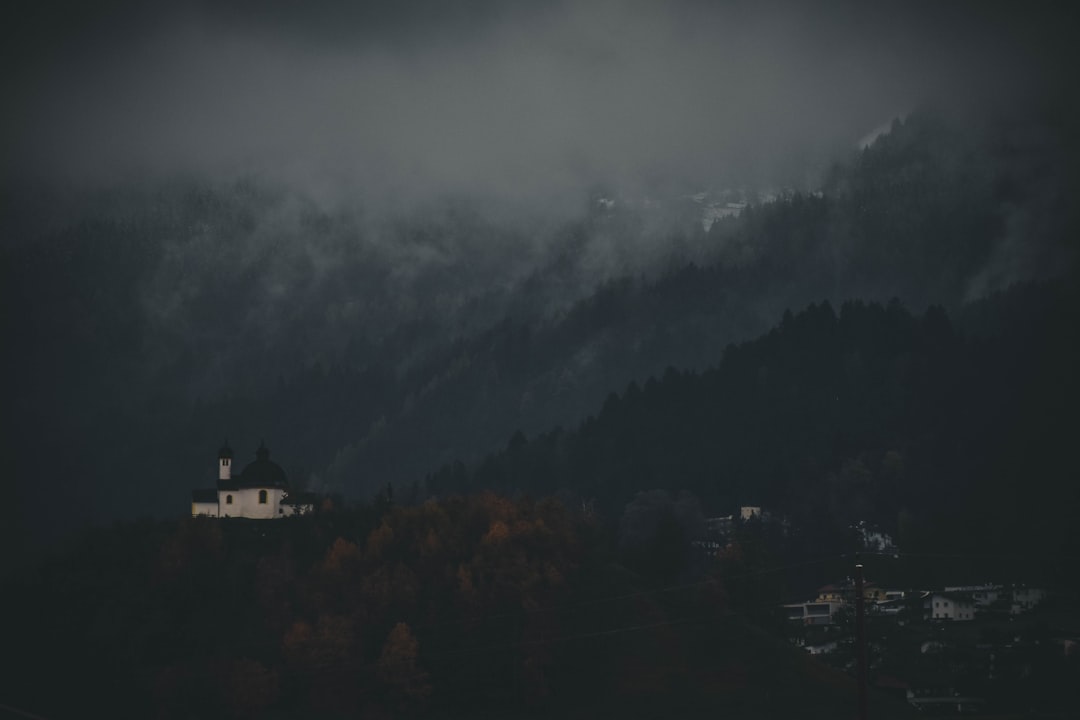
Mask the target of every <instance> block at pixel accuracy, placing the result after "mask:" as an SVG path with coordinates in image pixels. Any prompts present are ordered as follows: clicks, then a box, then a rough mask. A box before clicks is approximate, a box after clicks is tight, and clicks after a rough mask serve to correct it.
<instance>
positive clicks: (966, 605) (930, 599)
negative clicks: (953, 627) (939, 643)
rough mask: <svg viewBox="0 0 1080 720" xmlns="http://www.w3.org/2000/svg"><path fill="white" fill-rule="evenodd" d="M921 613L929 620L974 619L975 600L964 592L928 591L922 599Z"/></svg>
mask: <svg viewBox="0 0 1080 720" xmlns="http://www.w3.org/2000/svg"><path fill="white" fill-rule="evenodd" d="M923 615H924V616H925V617H926V618H927V619H929V620H938V621H943V620H950V621H968V620H974V619H975V601H974V600H973V599H972V597H971V596H970V595H967V594H965V593H955V592H948V593H946V592H934V593H929V594H928V595H927V596H926V598H925V599H924V600H923Z"/></svg>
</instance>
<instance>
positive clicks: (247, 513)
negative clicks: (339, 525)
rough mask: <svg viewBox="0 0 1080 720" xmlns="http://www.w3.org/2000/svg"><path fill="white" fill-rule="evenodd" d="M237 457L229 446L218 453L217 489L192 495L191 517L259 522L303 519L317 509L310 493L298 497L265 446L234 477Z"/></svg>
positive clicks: (193, 492) (197, 491) (226, 445)
mask: <svg viewBox="0 0 1080 720" xmlns="http://www.w3.org/2000/svg"><path fill="white" fill-rule="evenodd" d="M232 461H233V453H232V448H230V447H229V444H228V443H227V442H226V443H225V444H224V445H223V446H222V447H221V450H219V451H218V481H217V487H216V488H207V489H202V490H192V491H191V515H192V517H196V516H200V515H202V516H207V517H234V518H250V519H257V520H270V519H274V518H282V517H289V516H291V515H303V514H306V513H309V512H311V511H312V510H313V509H314V507H315V499H314V497H313V496H312V495H310V494H307V493H296V492H294V491H292V489H291V488H290V486H289V479H288V477H287V476H286V475H285V470H284V469H282V467H281V466H280V465H278V464H277V463H275V462H273V461H271V460H270V451H269V450H267V449H266V446H265V445H263V444H260V445H259V449H258V450H257V451H256V453H255V460H253V461H252V462H250V463H248V464H247V465H246V466H245V467H244V470H243V471H242V472H241V473H240V474H239V475H238V476H236V477H233V474H232Z"/></svg>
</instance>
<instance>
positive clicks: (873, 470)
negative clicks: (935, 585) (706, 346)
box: [427, 275, 1080, 562]
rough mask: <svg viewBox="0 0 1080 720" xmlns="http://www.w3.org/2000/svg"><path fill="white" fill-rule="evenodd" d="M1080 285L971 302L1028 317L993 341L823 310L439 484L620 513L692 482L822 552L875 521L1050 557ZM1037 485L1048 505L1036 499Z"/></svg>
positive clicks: (928, 318) (1072, 492)
mask: <svg viewBox="0 0 1080 720" xmlns="http://www.w3.org/2000/svg"><path fill="white" fill-rule="evenodd" d="M1076 288H1077V284H1076V276H1075V275H1071V276H1068V277H1065V278H1062V279H1060V280H1058V281H1056V282H1054V283H1050V284H1045V285H1041V286H1031V287H1023V288H1018V289H1017V290H1016V291H1011V292H1009V293H1005V294H1004V295H1001V296H998V297H996V298H994V299H993V300H991V301H988V302H987V306H984V307H981V308H978V309H976V310H974V311H973V312H976V313H977V314H981V315H998V316H1006V317H1008V316H1011V317H1013V318H1016V319H1022V322H1006V323H1004V324H1003V328H1004V329H1003V330H1001V331H1000V332H997V333H994V334H992V335H985V334H978V335H976V334H968V333H965V332H962V331H958V330H956V329H954V327H953V325H952V324H951V323H950V322H949V320H948V318H947V316H946V315H945V313H944V312H943V311H942V310H941V309H940V308H931V309H930V310H928V311H927V312H926V313H924V314H922V315H913V314H911V313H910V312H908V311H907V310H905V309H903V308H902V307H901V306H899V305H897V304H890V305H888V306H882V305H878V304H869V305H867V304H864V303H858V302H855V303H845V304H844V305H843V306H842V307H841V308H840V310H839V312H837V311H834V310H833V308H832V307H831V306H829V305H828V304H822V305H816V306H815V305H811V306H810V307H809V308H808V309H806V310H805V311H802V312H800V313H798V314H796V315H791V314H785V316H784V319H783V321H782V322H781V323H780V325H779V326H778V327H776V328H774V329H773V330H772V331H770V332H769V333H768V334H766V335H763V336H762V337H760V338H758V339H756V340H753V341H749V342H746V343H743V344H741V345H738V346H732V347H730V348H729V349H728V350H727V351H726V352H725V353H724V357H723V361H722V362H721V363H720V364H719V365H718V366H717V367H715V368H713V369H710V370H707V371H705V372H703V373H700V374H697V373H686V372H679V371H675V370H668V371H667V373H665V374H664V376H663V377H662V378H660V379H655V378H650V379H649V380H648V381H647V382H645V383H644V385H638V384H637V383H633V384H631V385H630V386H629V387H627V388H626V389H625V390H624V391H623V392H622V393H620V394H612V395H611V396H610V397H609V398H608V399H607V400H606V401H605V402H604V404H603V406H602V407H601V408H600V410H599V412H597V413H596V414H595V415H594V416H590V417H589V418H587V419H586V420H585V421H584V422H583V423H581V424H580V425H578V426H576V428H575V429H573V430H570V431H563V430H561V429H554V430H551V431H549V432H545V433H541V434H539V435H536V436H534V437H532V438H531V439H528V438H525V437H522V436H518V437H515V438H514V439H512V440H511V442H510V443H509V444H508V446H507V448H506V449H505V450H503V451H501V452H499V453H495V454H492V455H490V456H488V457H487V458H486V459H485V460H484V461H483V462H482V463H480V464H478V465H477V466H475V467H473V468H471V469H468V468H462V467H460V466H453V465H448V466H446V467H444V468H443V469H441V470H440V471H439V472H437V473H435V474H433V475H431V476H429V477H428V481H427V485H428V488H429V490H431V491H433V492H435V493H438V494H445V493H452V492H456V491H466V490H476V489H480V488H493V489H497V490H499V491H501V492H527V493H532V494H536V495H544V494H548V493H552V492H560V493H567V494H569V495H570V496H571V497H581V498H584V499H590V498H591V499H594V500H596V501H597V502H598V503H599V507H601V508H606V509H607V511H608V512H611V513H614V514H616V515H617V514H618V513H619V512H620V510H621V508H622V506H623V504H625V503H626V502H628V501H629V500H630V499H631V498H632V497H633V496H634V494H635V493H638V492H642V491H646V490H651V489H653V488H665V489H667V490H669V491H671V492H674V491H677V490H684V489H685V490H690V491H692V492H693V493H695V494H696V495H697V496H698V497H699V498H700V499H701V501H702V505H703V507H704V508H705V509H706V512H709V513H715V514H726V513H728V512H731V511H732V509H733V508H734V507H736V506H737V505H738V504H755V505H764V506H766V507H769V508H771V509H772V511H773V512H776V513H778V514H782V515H785V516H788V517H789V518H791V519H792V520H793V522H794V525H795V526H796V527H799V528H802V529H803V530H804V531H806V532H810V533H812V534H813V537H809V536H808V537H807V542H813V543H814V544H815V546H816V547H818V546H819V545H820V544H821V543H825V546H824V547H829V545H830V544H833V545H835V546H836V547H838V548H840V549H843V548H844V547H845V546H844V545H843V543H844V542H845V540H844V538H845V537H846V529H847V528H848V526H849V525H850V524H851V523H853V522H856V521H858V520H867V521H870V522H873V523H877V524H880V525H881V526H882V527H884V528H886V529H887V530H888V531H889V532H890V533H893V534H895V535H896V536H897V538H898V541H899V542H900V544H901V546H902V547H904V548H905V550H907V551H910V552H919V551H932V550H933V549H934V548H939V549H940V548H941V547H949V548H953V549H956V550H960V549H967V550H970V551H973V552H974V551H979V552H1025V551H1031V552H1040V551H1041V552H1046V553H1047V557H1048V559H1049V561H1050V562H1056V560H1054V558H1057V557H1069V556H1070V555H1069V553H1070V552H1072V551H1074V550H1075V548H1076V547H1077V546H1078V545H1077V543H1078V542H1080V536H1077V534H1076V532H1075V529H1074V525H1073V524H1072V523H1071V522H1070V520H1069V518H1070V517H1072V515H1073V514H1074V513H1075V512H1076V511H1077V510H1078V509H1080V495H1078V494H1077V491H1076V487H1075V483H1073V482H1071V480H1070V479H1069V478H1071V476H1072V474H1073V473H1072V470H1071V468H1072V465H1073V458H1072V457H1071V455H1072V453H1071V449H1070V448H1071V446H1072V441H1071V438H1072V437H1073V436H1074V435H1075V433H1076V432H1077V430H1078V429H1080V428H1078V424H1077V421H1076V419H1075V417H1073V415H1074V413H1073V412H1072V408H1074V407H1075V406H1076V404H1077V403H1078V402H1080V385H1078V383H1077V380H1076V377H1075V371H1074V368H1075V367H1076V365H1077V363H1078V362H1080V334H1078V331H1077V328H1078V327H1080V322H1078V320H1080V295H1078V294H1077V290H1076ZM1024 498H1039V499H1040V500H1041V501H1045V502H1046V503H1047V504H1046V505H1045V506H1042V509H1040V510H1039V511H1038V512H1037V513H1031V512H1026V511H1024V510H1022V509H1021V508H1022V506H1023V505H1025V504H1026V503H1025V502H1024ZM976 499H977V502H975V500H976ZM1070 548H1072V550H1070ZM818 549H819V550H821V551H824V548H823V547H818ZM1059 553H1060V555H1059Z"/></svg>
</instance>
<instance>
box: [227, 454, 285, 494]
mask: <svg viewBox="0 0 1080 720" xmlns="http://www.w3.org/2000/svg"><path fill="white" fill-rule="evenodd" d="M238 484H239V485H240V486H241V487H266V488H269V487H278V488H287V487H289V479H288V477H286V475H285V471H284V470H282V468H281V466H280V465H278V464H277V463H276V462H273V461H271V460H270V451H269V450H267V449H266V446H265V445H259V450H258V452H256V453H255V460H254V461H253V462H250V463H248V464H247V467H245V468H244V470H243V472H241V473H240V478H239V483H238Z"/></svg>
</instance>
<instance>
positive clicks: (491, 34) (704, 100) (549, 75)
mask: <svg viewBox="0 0 1080 720" xmlns="http://www.w3.org/2000/svg"><path fill="white" fill-rule="evenodd" d="M292 5H295V6H296V7H295V8H292V7H291V6H292ZM340 6H344V7H346V8H347V9H345V10H343V9H341V7H340ZM5 24H6V26H7V29H6V31H5V35H6V36H7V37H5V38H4V41H5V43H4V44H5V50H4V52H5V54H6V55H7V57H6V58H5V61H4V66H5V68H6V69H5V71H4V72H5V75H4V83H5V85H6V86H7V87H6V89H5V96H6V97H7V98H9V100H10V99H14V102H9V103H6V104H7V105H8V110H7V111H6V112H5V114H4V120H3V123H4V128H3V137H4V144H3V151H4V155H5V157H6V160H5V163H4V167H5V170H6V173H7V174H8V177H9V179H10V178H12V177H14V178H24V177H36V178H40V177H46V178H63V179H65V180H75V181H77V182H94V183H101V182H107V183H108V182H115V181H117V180H123V179H127V178H130V177H132V176H133V175H138V176H141V175H142V174H146V173H148V174H150V175H151V176H155V175H170V174H176V173H196V174H210V175H212V176H214V177H228V176H231V175H235V174H238V173H247V174H255V175H259V176H263V177H266V178H267V179H270V180H281V181H285V182H289V183H293V184H297V185H299V186H301V187H304V188H305V189H307V190H309V191H310V192H312V193H321V194H327V193H329V194H331V195H332V194H334V193H342V192H344V193H352V192H357V191H359V192H364V193H381V194H383V195H384V196H385V195H390V196H404V197H428V196H432V195H439V194H443V193H465V194H469V193H479V194H492V193H494V194H503V195H510V196H524V197H531V198H541V197H544V196H559V195H567V194H574V193H580V191H581V190H582V189H586V188H590V187H594V186H595V185H596V184H597V183H604V184H606V185H614V186H618V185H624V186H627V187H629V188H634V187H638V186H641V185H643V184H647V183H655V182H667V181H671V180H673V179H677V180H678V181H680V182H685V183H690V184H693V183H701V184H709V183H718V182H719V183H722V182H730V181H732V180H733V179H734V180H744V181H749V182H763V183H767V182H775V181H777V180H790V179H791V177H792V175H793V174H794V175H795V176H797V175H798V172H799V164H800V163H809V164H812V163H813V162H815V161H816V160H818V159H820V158H821V157H825V156H827V154H828V153H829V152H833V151H835V150H836V149H837V148H842V147H846V146H850V145H851V144H853V143H854V142H855V141H857V139H858V138H860V137H862V136H863V135H864V134H865V133H866V132H868V131H870V130H872V129H873V128H874V127H875V126H878V125H880V124H881V123H883V122H887V121H888V120H889V119H890V118H891V117H893V116H895V115H897V114H901V113H904V112H906V111H908V110H910V109H911V108H912V107H913V106H914V105H916V104H918V103H920V102H923V101H925V100H927V99H928V98H935V97H937V98H940V97H954V96H956V95H957V94H958V93H961V94H969V95H981V96H985V97H994V96H995V95H1002V94H1004V95H1009V94H1011V93H1014V92H1016V91H1017V90H1018V89H1024V88H1030V87H1032V86H1033V85H1034V84H1037V83H1041V82H1044V81H1049V80H1051V76H1052V75H1053V73H1054V71H1053V68H1054V67H1055V64H1060V63H1059V62H1058V61H1059V60H1060V57H1058V56H1056V55H1055V52H1056V50H1055V48H1058V47H1061V46H1063V43H1061V42H1059V41H1061V40H1062V39H1063V37H1062V36H1066V39H1067V34H1068V32H1067V29H1066V28H1067V23H1065V21H1064V18H1055V17H1054V15H1053V12H1052V11H1050V10H1047V11H1045V12H1044V11H1041V10H1038V9H1032V7H1031V6H1029V5H1027V4H1025V6H1024V12H1020V11H1019V10H1018V9H1017V8H1016V7H1008V6H1002V7H998V6H997V5H994V4H990V3H970V2H963V3H960V2H935V3H889V4H887V5H886V4H884V3H882V4H880V7H868V6H867V4H866V3H858V2H831V3H828V4H821V3H817V4H815V3H794V2H791V3H761V2H714V3H706V2H615V1H608V0H590V1H589V2H565V3H559V2H551V3H520V2H518V3H512V2H453V3H445V2H404V3H395V2H368V3H362V2H361V3H353V4H346V3H340V4H339V3H330V2H324V1H323V0H318V1H316V2H305V3H284V2H254V1H252V2H233V3H228V2H224V3H219V2H206V3H199V2H188V3H183V2H151V3H137V2H130V1H127V2H125V1H123V0H114V1H113V2H93V3H73V4H70V6H68V5H63V4H58V3H52V4H50V3H48V2H45V3H41V2H28V3H25V4H24V7H23V8H22V9H20V10H16V11H14V13H13V14H12V15H10V16H9V22H6V23H5ZM1055 28H1056V29H1055ZM796 179H797V178H796Z"/></svg>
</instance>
